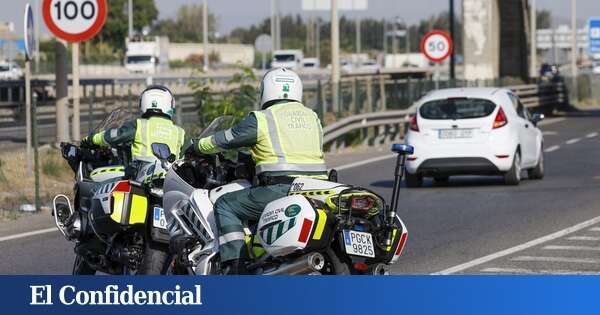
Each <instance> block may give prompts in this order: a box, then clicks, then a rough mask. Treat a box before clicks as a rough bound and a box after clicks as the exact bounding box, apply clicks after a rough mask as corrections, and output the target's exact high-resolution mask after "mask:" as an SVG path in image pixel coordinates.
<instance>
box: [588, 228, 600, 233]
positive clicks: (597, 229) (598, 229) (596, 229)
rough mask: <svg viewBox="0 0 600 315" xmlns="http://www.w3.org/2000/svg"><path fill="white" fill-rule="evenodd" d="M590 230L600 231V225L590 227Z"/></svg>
mask: <svg viewBox="0 0 600 315" xmlns="http://www.w3.org/2000/svg"><path fill="white" fill-rule="evenodd" d="M588 231H592V232H600V227H593V228H591V229H589V230H588Z"/></svg>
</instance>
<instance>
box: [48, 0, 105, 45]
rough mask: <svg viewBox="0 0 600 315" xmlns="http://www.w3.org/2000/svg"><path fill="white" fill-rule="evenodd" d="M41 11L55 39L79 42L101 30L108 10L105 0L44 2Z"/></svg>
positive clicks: (52, 0) (55, 0) (53, 0)
mask: <svg viewBox="0 0 600 315" xmlns="http://www.w3.org/2000/svg"><path fill="white" fill-rule="evenodd" d="M42 11H43V15H44V21H45V22H46V25H47V26H48V29H49V30H50V31H51V32H52V33H53V34H54V35H56V37H58V38H62V39H64V40H66V41H69V42H81V41H86V40H88V39H90V38H92V37H94V35H96V34H97V33H98V32H99V31H100V29H102V26H103V25H104V22H105V21H106V14H107V11H108V9H107V5H106V0H44V3H43V5H42Z"/></svg>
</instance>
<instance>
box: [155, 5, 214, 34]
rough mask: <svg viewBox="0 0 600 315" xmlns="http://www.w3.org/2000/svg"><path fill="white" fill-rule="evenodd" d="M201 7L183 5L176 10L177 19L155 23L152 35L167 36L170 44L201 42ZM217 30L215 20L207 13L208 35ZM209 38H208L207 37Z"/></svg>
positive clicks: (212, 15)
mask: <svg viewBox="0 0 600 315" xmlns="http://www.w3.org/2000/svg"><path fill="white" fill-rule="evenodd" d="M202 8H203V7H202V5H196V4H191V5H183V6H181V7H180V8H179V10H177V17H176V18H175V19H174V20H172V19H166V20H160V21H158V23H156V25H155V27H154V30H153V33H154V34H156V35H161V36H168V37H169V40H170V41H171V42H175V43H185V42H201V41H202V38H203V33H202V32H203V26H202V24H203V12H202ZM216 28H217V18H216V17H215V16H214V14H212V13H210V11H209V12H208V33H209V35H210V34H211V33H214V32H215V31H216ZM209 37H210V36H209Z"/></svg>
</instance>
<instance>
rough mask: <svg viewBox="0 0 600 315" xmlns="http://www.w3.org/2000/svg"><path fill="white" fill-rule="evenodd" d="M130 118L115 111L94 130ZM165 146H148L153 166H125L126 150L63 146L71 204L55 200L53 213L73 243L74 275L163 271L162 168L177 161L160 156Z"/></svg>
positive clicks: (60, 198)
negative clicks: (71, 181)
mask: <svg viewBox="0 0 600 315" xmlns="http://www.w3.org/2000/svg"><path fill="white" fill-rule="evenodd" d="M128 116H129V115H128V112H126V111H125V110H116V111H113V112H112V113H111V114H110V115H109V116H108V117H107V118H105V120H104V121H103V122H102V123H101V124H100V125H99V126H98V127H97V128H96V130H107V129H110V128H113V127H115V126H118V125H120V123H121V122H122V121H123V119H124V118H125V117H127V118H128ZM164 146H166V145H163V144H157V143H154V144H152V145H151V147H152V151H153V153H154V155H155V156H157V160H155V161H154V162H153V163H152V162H139V161H134V162H131V163H128V162H127V161H130V158H129V156H128V155H129V152H130V150H129V147H127V148H125V147H122V148H113V149H108V148H87V147H82V146H79V145H76V144H71V143H61V152H62V156H63V158H64V159H65V160H67V162H68V163H69V165H70V166H71V168H72V169H73V171H74V172H75V184H74V187H73V196H74V200H73V201H74V202H73V203H71V200H70V199H69V197H67V196H66V195H62V194H60V195H57V196H55V197H54V200H53V212H52V215H53V216H54V223H55V225H56V226H57V228H58V229H59V230H60V232H61V233H62V234H63V236H64V237H65V238H66V239H67V240H68V241H73V242H75V248H74V251H75V262H74V264H73V274H74V275H92V274H95V273H96V272H103V273H107V274H113V275H119V274H160V273H163V272H164V270H165V269H166V265H165V264H166V262H167V258H168V254H167V253H168V244H169V234H168V232H167V230H166V221H165V219H164V212H163V210H162V195H163V191H162V183H163V180H164V174H165V170H164V168H163V166H164V167H167V164H168V163H169V162H168V161H167V160H170V161H174V160H175V157H174V156H165V155H164V150H163V148H164ZM167 148H168V147H167ZM161 150H163V151H161ZM169 155H170V153H169Z"/></svg>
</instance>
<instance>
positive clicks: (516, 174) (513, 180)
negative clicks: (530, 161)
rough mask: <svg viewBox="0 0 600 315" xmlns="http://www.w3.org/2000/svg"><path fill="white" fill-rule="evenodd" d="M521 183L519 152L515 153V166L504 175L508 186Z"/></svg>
mask: <svg viewBox="0 0 600 315" xmlns="http://www.w3.org/2000/svg"><path fill="white" fill-rule="evenodd" d="M520 182H521V153H519V151H517V152H516V153H515V158H514V159H513V164H512V166H511V167H510V170H508V172H507V173H506V174H504V183H505V184H506V185H519V183H520Z"/></svg>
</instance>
